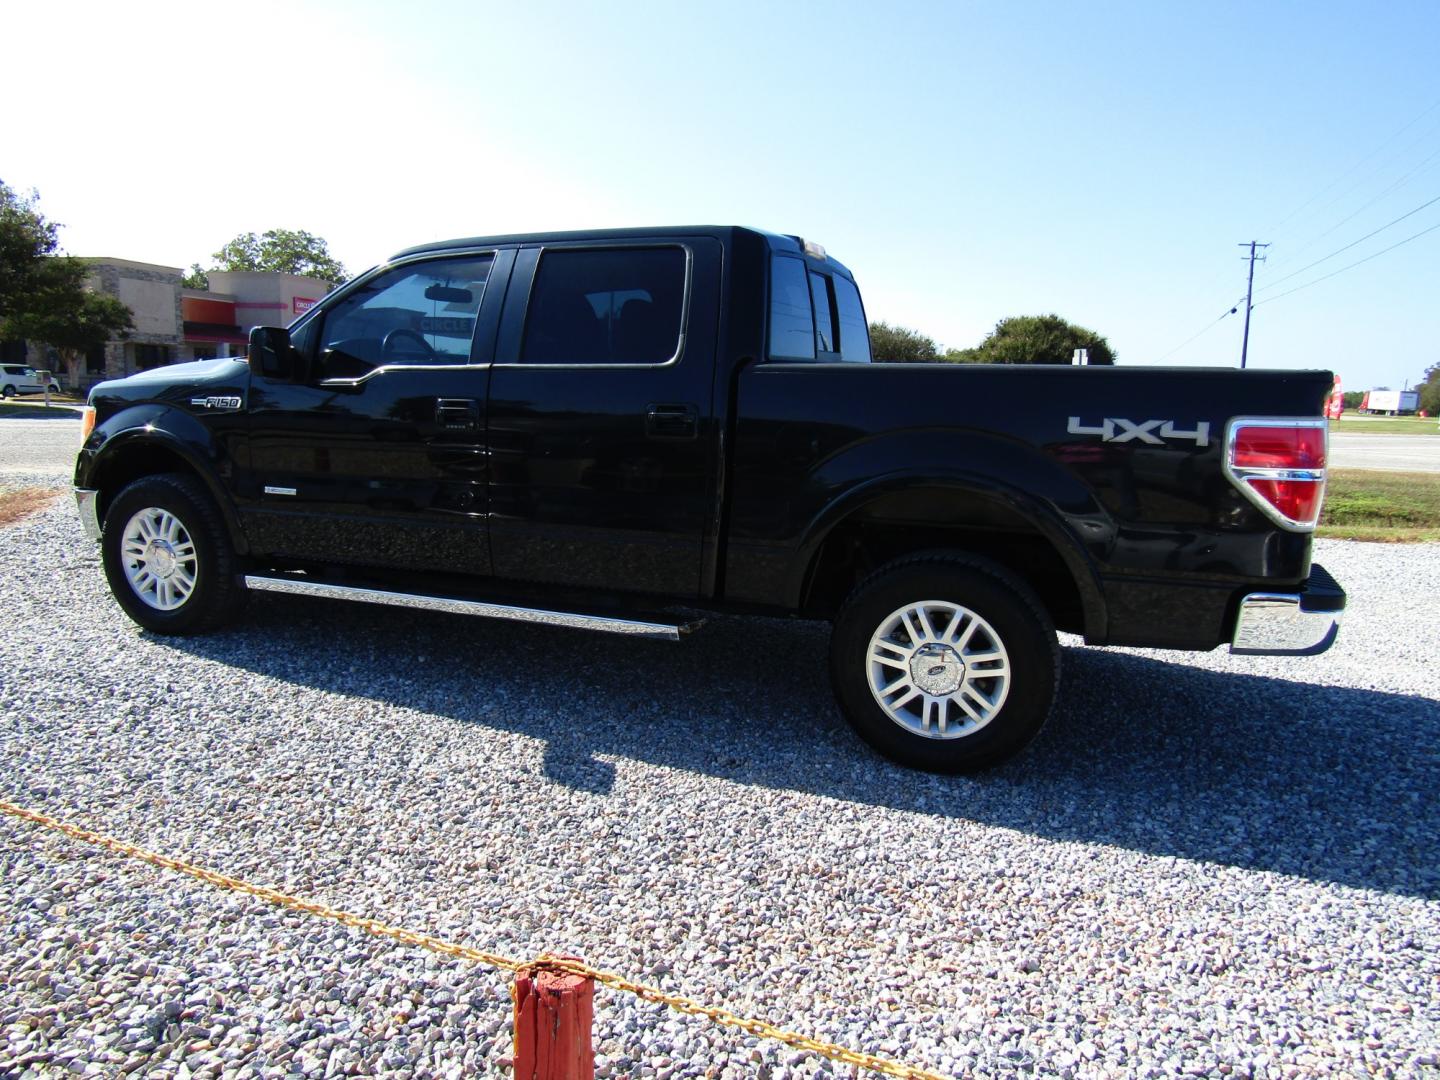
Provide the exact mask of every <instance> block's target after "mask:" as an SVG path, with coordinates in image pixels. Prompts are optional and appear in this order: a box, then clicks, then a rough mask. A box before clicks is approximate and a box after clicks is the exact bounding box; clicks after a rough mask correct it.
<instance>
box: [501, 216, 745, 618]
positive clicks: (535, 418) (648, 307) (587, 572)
mask: <svg viewBox="0 0 1440 1080" xmlns="http://www.w3.org/2000/svg"><path fill="white" fill-rule="evenodd" d="M720 260H721V246H720V243H719V241H717V240H715V239H713V238H706V237H696V238H686V239H682V240H678V241H675V242H649V243H644V242H632V243H627V244H623V245H622V244H616V243H614V242H610V243H588V244H554V245H546V246H545V247H544V248H543V249H537V248H530V249H526V250H523V251H521V253H520V255H519V257H518V259H517V260H516V265H515V272H514V275H513V279H512V282H511V287H510V296H509V299H508V300H507V302H506V310H505V315H504V320H503V322H502V325H501V329H500V337H499V345H498V346H497V352H496V361H497V362H496V364H495V366H494V368H493V369H492V372H491V376H490V399H489V408H488V413H489V416H488V423H489V443H490V450H491V470H492V471H491V484H490V537H491V556H492V559H493V563H494V567H495V574H496V576H497V577H500V578H511V579H519V580H527V581H537V582H548V583H553V584H558V585H571V586H579V587H584V588H586V589H598V590H606V591H609V590H620V591H627V592H644V593H657V594H662V595H665V596H669V597H693V596H696V595H698V594H699V593H700V590H701V584H700V579H701V553H702V537H703V536H704V534H705V530H706V526H707V524H708V523H709V522H710V520H711V518H712V516H713V514H714V510H715V508H714V505H713V503H714V499H713V494H714V491H715V488H716V479H715V475H714V469H715V445H716V438H715V436H714V433H713V431H712V429H711V424H710V418H711V416H712V415H713V409H712V408H711V394H712V386H711V383H712V380H713V376H714V371H715V331H716V324H717V319H718V316H719V295H720Z"/></svg>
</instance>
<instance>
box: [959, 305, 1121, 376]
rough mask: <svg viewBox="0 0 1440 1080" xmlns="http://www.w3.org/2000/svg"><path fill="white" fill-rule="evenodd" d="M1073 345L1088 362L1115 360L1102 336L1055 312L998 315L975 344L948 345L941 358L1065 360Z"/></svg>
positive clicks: (982, 361)
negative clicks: (948, 349)
mask: <svg viewBox="0 0 1440 1080" xmlns="http://www.w3.org/2000/svg"><path fill="white" fill-rule="evenodd" d="M1076 349H1085V350H1086V351H1087V352H1088V353H1089V363H1090V364H1092V365H1094V364H1113V363H1115V352H1114V350H1113V349H1111V348H1110V343H1109V342H1108V341H1106V340H1105V338H1104V337H1102V336H1101V335H1099V334H1097V333H1096V332H1095V331H1094V330H1089V329H1087V328H1085V327H1083V326H1077V325H1076V324H1074V323H1071V322H1067V321H1066V320H1065V319H1062V318H1061V317H1060V316H1059V315H1013V316H1011V317H1010V318H1008V319H1001V320H1000V321H999V322H998V323H996V324H995V329H994V330H992V331H991V332H990V334H989V336H988V337H986V338H985V340H984V341H982V342H981V343H980V344H979V345H977V346H976V347H975V348H973V349H951V350H950V351H949V352H947V353H946V354H945V359H946V360H949V361H951V362H952V363H961V364H1069V363H1070V362H1071V361H1072V359H1073V357H1074V353H1075V350H1076Z"/></svg>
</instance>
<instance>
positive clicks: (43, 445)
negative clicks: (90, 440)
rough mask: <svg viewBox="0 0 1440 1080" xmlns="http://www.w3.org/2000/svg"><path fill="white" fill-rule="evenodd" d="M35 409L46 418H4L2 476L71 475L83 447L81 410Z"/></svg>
mask: <svg viewBox="0 0 1440 1080" xmlns="http://www.w3.org/2000/svg"><path fill="white" fill-rule="evenodd" d="M11 408H16V406H11ZM34 411H35V412H36V413H37V414H38V415H39V416H41V417H43V419H34V420H31V419H28V418H25V419H21V418H17V417H15V416H14V415H4V416H3V417H0V479H4V478H5V477H7V476H16V475H25V476H37V475H39V476H54V477H69V476H70V475H71V473H73V472H74V470H75V451H76V450H78V449H79V447H80V413H79V411H78V410H76V409H70V408H63V407H60V408H54V409H50V410H48V411H47V410H44V409H39V408H37V409H35V410H34Z"/></svg>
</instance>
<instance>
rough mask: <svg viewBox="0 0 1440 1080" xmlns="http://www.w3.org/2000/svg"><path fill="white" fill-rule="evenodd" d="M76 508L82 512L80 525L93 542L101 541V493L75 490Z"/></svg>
mask: <svg viewBox="0 0 1440 1080" xmlns="http://www.w3.org/2000/svg"><path fill="white" fill-rule="evenodd" d="M74 490H75V508H76V509H77V510H79V511H80V525H81V527H82V528H84V530H85V535H86V536H88V537H89V538H90V539H91V540H97V541H98V540H99V539H100V492H98V491H91V490H90V489H89V488H78V487H77V488H75V489H74Z"/></svg>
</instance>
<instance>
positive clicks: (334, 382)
mask: <svg viewBox="0 0 1440 1080" xmlns="http://www.w3.org/2000/svg"><path fill="white" fill-rule="evenodd" d="M489 366H490V365H489V364H382V365H380V366H379V367H377V368H371V369H370V370H369V371H367V372H366V373H365V374H364V375H356V376H353V377H351V378H344V379H321V380H320V381H319V382H318V383H316V384H315V385H316V386H359V385H360V384H361V383H363V382H366V381H367V380H369V379H373V378H374V377H375V376H376V375H385V374H388V373H389V372H392V371H484V370H485V369H487V368H488V367H489Z"/></svg>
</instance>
